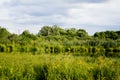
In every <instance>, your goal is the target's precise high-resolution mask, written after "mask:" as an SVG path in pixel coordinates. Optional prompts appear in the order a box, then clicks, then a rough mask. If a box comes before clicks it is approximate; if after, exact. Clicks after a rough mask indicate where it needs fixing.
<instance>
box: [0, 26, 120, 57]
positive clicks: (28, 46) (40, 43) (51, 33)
mask: <svg viewBox="0 0 120 80" xmlns="http://www.w3.org/2000/svg"><path fill="white" fill-rule="evenodd" d="M0 52H8V53H10V52H11V53H14V52H20V53H22V52H23V53H31V52H32V53H33V54H42V53H53V54H58V53H64V54H70V53H72V54H73V55H90V56H99V55H102V56H120V31H104V32H96V33H95V34H94V35H92V36H90V35H88V33H87V32H86V30H84V29H76V28H69V29H63V28H61V27H59V26H57V25H53V26H43V27H42V28H41V29H40V30H39V32H38V33H37V34H32V33H30V32H29V31H28V30H25V31H23V32H22V33H21V34H14V33H10V32H9V31H8V30H7V29H6V28H3V27H0ZM114 52H115V53H114Z"/></svg>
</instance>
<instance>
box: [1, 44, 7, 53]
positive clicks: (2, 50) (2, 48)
mask: <svg viewBox="0 0 120 80" xmlns="http://www.w3.org/2000/svg"><path fill="white" fill-rule="evenodd" d="M5 51H6V46H5V45H3V44H0V52H5Z"/></svg>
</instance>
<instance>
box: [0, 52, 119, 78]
mask: <svg viewBox="0 0 120 80" xmlns="http://www.w3.org/2000/svg"><path fill="white" fill-rule="evenodd" d="M0 80H120V59H119V58H111V57H109V58H108V57H105V56H99V57H90V56H73V55H70V54H69V55H66V54H41V55H32V54H29V53H26V54H19V53H16V54H8V53H0Z"/></svg>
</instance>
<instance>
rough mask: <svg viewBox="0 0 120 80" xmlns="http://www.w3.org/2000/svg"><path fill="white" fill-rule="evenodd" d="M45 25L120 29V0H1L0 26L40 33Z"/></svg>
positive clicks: (13, 31)
mask: <svg viewBox="0 0 120 80" xmlns="http://www.w3.org/2000/svg"><path fill="white" fill-rule="evenodd" d="M44 25H58V26H61V27H62V28H64V29H66V28H77V29H85V30H86V31H87V32H88V33H89V34H94V33H95V32H97V31H106V30H120V0H0V26H2V27H5V28H7V29H8V30H9V31H10V32H12V33H21V32H22V31H23V30H29V31H30V32H32V33H38V31H39V30H40V28H41V27H42V26H44Z"/></svg>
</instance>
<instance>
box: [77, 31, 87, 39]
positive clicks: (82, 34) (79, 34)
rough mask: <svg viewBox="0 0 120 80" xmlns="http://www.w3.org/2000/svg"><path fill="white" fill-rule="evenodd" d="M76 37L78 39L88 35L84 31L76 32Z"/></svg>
mask: <svg viewBox="0 0 120 80" xmlns="http://www.w3.org/2000/svg"><path fill="white" fill-rule="evenodd" d="M77 36H79V37H88V33H87V32H86V30H84V29H79V30H77Z"/></svg>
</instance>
